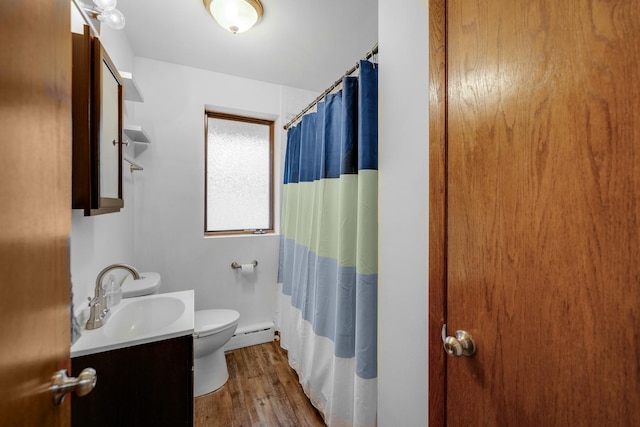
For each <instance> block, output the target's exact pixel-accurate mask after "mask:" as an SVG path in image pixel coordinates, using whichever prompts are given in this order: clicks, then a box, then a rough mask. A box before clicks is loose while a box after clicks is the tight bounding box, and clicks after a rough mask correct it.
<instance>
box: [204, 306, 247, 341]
mask: <svg viewBox="0 0 640 427" xmlns="http://www.w3.org/2000/svg"><path fill="white" fill-rule="evenodd" d="M238 319H240V313H238V312H237V311H235V310H228V309H210V310H196V312H195V313H194V318H193V331H194V333H193V336H194V337H195V338H199V337H204V336H207V335H211V334H215V333H216V332H219V331H221V330H223V329H226V328H228V327H229V326H231V325H233V324H234V323H237V322H238Z"/></svg>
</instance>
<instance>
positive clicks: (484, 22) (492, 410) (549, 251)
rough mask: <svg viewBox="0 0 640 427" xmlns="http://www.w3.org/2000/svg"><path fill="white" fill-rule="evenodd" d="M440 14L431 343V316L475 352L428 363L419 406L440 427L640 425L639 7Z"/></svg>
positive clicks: (545, 3)
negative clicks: (428, 381)
mask: <svg viewBox="0 0 640 427" xmlns="http://www.w3.org/2000/svg"><path fill="white" fill-rule="evenodd" d="M434 3H440V5H443V3H442V2H434ZM432 6H433V5H432ZM431 10H432V12H434V11H435V12H436V13H437V14H439V15H440V16H445V12H444V8H442V9H440V8H432V9H431ZM431 19H437V16H432V18H431ZM444 22H446V27H445V26H443V25H433V26H432V29H433V30H435V32H432V34H434V35H435V39H437V40H441V41H442V40H443V41H444V45H443V44H440V45H439V46H438V45H437V44H434V45H432V47H433V48H434V49H432V61H433V60H434V59H436V60H438V59H440V60H441V61H440V65H443V64H445V65H444V67H443V68H441V70H438V69H436V68H434V71H433V72H432V81H434V80H435V81H436V82H439V83H443V82H446V83H444V84H443V85H442V86H440V87H441V88H443V90H442V91H441V92H437V91H436V92H435V93H434V94H433V95H435V96H432V98H433V100H434V102H436V103H439V107H438V108H439V109H437V110H436V111H435V113H434V116H432V129H433V126H434V125H438V124H439V126H440V129H444V132H442V131H436V132H435V133H436V135H435V136H432V138H440V139H439V140H434V139H432V142H431V143H432V148H433V150H434V151H435V153H436V154H435V159H432V163H431V164H432V167H433V166H434V163H433V162H434V161H435V162H436V170H435V171H433V172H432V177H434V174H435V179H436V181H435V184H434V185H435V186H436V187H437V186H438V185H439V183H442V187H441V188H432V190H433V193H432V194H433V196H434V199H433V200H435V201H436V207H435V208H434V209H436V210H437V209H440V210H439V211H437V212H436V215H435V219H436V220H437V221H440V224H437V225H436V227H437V228H438V229H439V230H443V231H440V232H439V234H436V235H435V237H432V239H433V238H435V239H440V240H437V241H436V242H433V241H432V244H434V245H435V246H438V245H439V244H440V245H441V246H440V247H441V248H442V249H441V250H440V249H438V250H437V251H436V252H438V251H439V255H440V258H437V259H434V258H432V261H435V262H434V265H433V268H434V269H435V272H434V273H433V275H432V284H431V286H433V287H434V289H435V290H434V295H436V296H437V295H439V294H438V292H439V291H438V289H445V292H443V293H442V299H438V298H436V300H435V301H434V302H432V303H431V304H432V306H431V308H432V309H435V310H436V315H434V316H432V319H433V322H432V326H431V330H432V332H431V342H432V345H433V346H434V348H437V347H440V350H435V349H434V350H432V351H433V352H435V351H440V352H441V353H442V350H441V344H440V343H439V342H440V340H439V339H438V338H437V333H438V332H439V329H438V326H437V325H436V323H437V322H436V320H437V317H438V316H437V313H442V320H443V321H445V322H446V323H447V324H448V328H449V334H450V335H451V334H452V333H453V332H454V331H455V330H456V329H464V330H466V331H468V332H469V333H470V334H471V335H472V336H473V337H474V339H475V341H476V344H477V346H478V351H477V354H476V355H475V356H473V357H469V358H465V357H462V358H459V359H457V358H446V359H445V358H444V356H442V354H440V355H436V356H435V359H434V361H435V363H436V364H437V363H438V360H442V362H443V364H444V365H445V366H446V368H445V371H443V372H446V379H444V380H440V381H446V387H445V390H446V391H445V392H444V393H441V394H439V393H437V388H436V390H434V396H433V397H432V398H431V404H432V406H431V407H432V409H433V410H436V411H437V408H438V405H439V404H440V405H442V406H443V407H446V412H445V413H444V415H443V417H442V418H443V419H445V420H446V424H447V425H452V426H458V425H487V426H510V425H513V426H559V425H571V426H605V425H608V426H614V425H615V426H631V425H640V339H639V338H640V7H639V6H638V2H637V1H633V0H625V1H623V0H619V1H603V0H571V1H557V0H537V1H531V0H473V1H463V0H449V1H446V20H442V21H440V22H439V23H441V24H442V23H444ZM442 28H446V30H442V31H441V32H438V29H442ZM434 42H435V40H434ZM445 87H446V89H444V88H445ZM437 88H438V84H436V86H435V89H437ZM444 93H446V95H447V96H446V105H445V104H444V96H443V94H444ZM438 132H440V133H438ZM440 148H442V150H441V151H439V150H440ZM438 162H439V163H438ZM438 174H439V175H438ZM439 179H441V181H438V180H439ZM440 190H441V191H440ZM438 275H440V277H441V279H442V280H441V283H444V284H445V285H444V287H442V288H440V284H439V283H434V282H433V280H435V279H437V278H438ZM434 303H435V304H438V305H436V306H435V307H434V306H433V304H434ZM441 307H444V308H441ZM440 367H441V368H442V365H441V366H440ZM436 368H437V366H436ZM431 378H432V380H433V379H436V380H438V378H439V377H438V374H437V373H435V372H432V376H431ZM442 383H443V382H440V383H439V384H442ZM436 387H437V386H436ZM436 396H437V397H436ZM437 402H440V403H437ZM432 419H433V418H432Z"/></svg>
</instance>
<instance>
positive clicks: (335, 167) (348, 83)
mask: <svg viewBox="0 0 640 427" xmlns="http://www.w3.org/2000/svg"><path fill="white" fill-rule="evenodd" d="M377 68H378V66H377V65H376V64H373V63H371V62H369V61H361V62H360V67H359V70H360V72H359V76H358V77H352V76H348V77H345V78H344V79H343V82H342V89H341V90H340V91H339V92H337V93H335V94H329V95H327V96H326V97H325V99H324V101H323V102H320V103H318V105H317V111H316V112H314V113H310V114H307V115H306V116H304V117H303V118H302V120H301V122H299V123H298V124H297V125H296V126H295V127H293V128H290V129H289V131H288V134H287V152H286V160H285V168H284V186H283V204H282V222H281V224H282V232H281V244H280V268H279V273H278V281H279V283H280V285H279V286H280V287H281V295H280V301H279V303H280V307H279V318H278V319H277V320H278V327H279V329H280V332H281V339H282V345H283V347H285V348H287V350H288V352H289V362H290V364H291V365H292V366H293V367H294V368H295V369H296V371H297V372H298V376H299V378H300V382H301V384H302V385H303V388H304V389H305V391H306V392H307V395H308V396H309V397H310V398H311V401H312V402H313V403H314V405H315V406H316V407H317V408H318V409H320V411H321V412H322V413H323V415H324V417H325V421H326V422H327V424H328V425H329V426H374V425H376V401H377V380H376V378H377V293H378V289H377V287H378V252H377V248H378V234H377V233H378V214H377V210H378V207H377V205H378V69H377Z"/></svg>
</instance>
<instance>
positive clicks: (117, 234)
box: [70, 4, 135, 312]
mask: <svg viewBox="0 0 640 427" xmlns="http://www.w3.org/2000/svg"><path fill="white" fill-rule="evenodd" d="M72 6H73V4H72ZM72 10H73V8H72ZM81 19H82V18H81V16H80V15H74V14H72V28H73V29H74V31H75V32H79V31H82V24H83V22H82V21H80V20H81ZM100 41H101V42H102V44H103V46H104V48H105V50H106V51H107V53H108V54H109V57H110V58H111V60H112V61H113V62H114V64H115V65H116V67H117V68H118V70H121V71H131V70H132V69H133V66H134V55H133V51H132V50H131V47H130V46H129V42H128V40H127V39H126V37H125V34H124V32H122V31H115V30H111V29H110V28H108V27H103V28H102V31H101V34H100ZM134 110H135V107H134V106H133V105H131V103H130V102H125V123H126V122H128V121H132V120H134V118H133V115H134ZM131 150H132V149H131V148H129V149H125V151H126V152H128V151H131ZM128 166H129V165H128V164H127V163H124V164H123V173H122V177H123V183H122V184H123V189H122V192H123V196H124V208H123V209H122V210H121V211H120V212H119V213H113V214H107V215H98V216H95V217H85V216H83V211H82V210H78V209H74V210H73V211H72V220H71V245H70V246H71V278H72V282H73V297H74V298H73V301H74V308H75V311H76V312H79V311H81V310H82V309H83V308H86V306H87V297H89V296H93V292H94V288H95V280H96V277H97V275H98V273H99V272H100V270H102V269H103V268H104V267H106V266H107V265H109V264H114V263H122V262H124V263H133V261H134V232H133V230H134V220H135V219H134V213H135V209H134V206H135V197H134V180H135V176H134V175H132V174H131V173H130V172H129V167H128ZM123 274H124V272H122V273H119V275H120V276H122V275H123Z"/></svg>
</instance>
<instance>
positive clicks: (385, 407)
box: [378, 0, 429, 427]
mask: <svg viewBox="0 0 640 427" xmlns="http://www.w3.org/2000/svg"><path fill="white" fill-rule="evenodd" d="M378 7H379V10H378V16H379V30H378V31H379V32H378V34H379V46H380V54H379V60H380V76H379V91H380V92H379V93H380V95H379V96H380V110H379V114H380V117H379V120H380V133H379V144H380V146H379V151H378V153H379V206H380V212H379V214H380V217H379V221H380V228H379V231H380V234H379V239H380V249H379V251H380V252H379V265H378V267H379V276H378V277H379V293H378V295H379V296H378V300H379V321H378V325H379V335H378V339H379V341H378V345H379V351H378V364H379V366H378V425H379V426H381V427H388V426H426V425H427V422H428V421H427V420H428V418H427V415H428V408H427V406H428V402H427V398H428V394H427V391H428V388H427V386H428V384H427V380H428V363H427V362H428V361H427V354H428V349H427V346H428V340H427V331H428V319H429V316H428V223H429V213H428V196H429V187H428V185H429V179H428V178H429V167H428V159H429V140H428V118H429V111H428V76H429V70H428V51H429V44H428V42H429V34H428V22H429V21H428V1H427V0H407V1H403V2H402V7H398V2H397V1H396V0H378Z"/></svg>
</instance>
